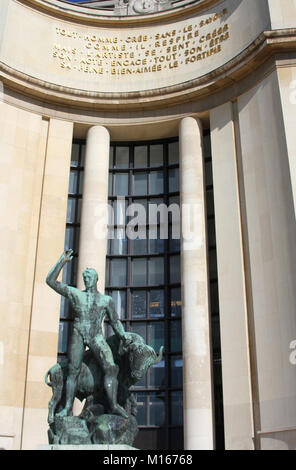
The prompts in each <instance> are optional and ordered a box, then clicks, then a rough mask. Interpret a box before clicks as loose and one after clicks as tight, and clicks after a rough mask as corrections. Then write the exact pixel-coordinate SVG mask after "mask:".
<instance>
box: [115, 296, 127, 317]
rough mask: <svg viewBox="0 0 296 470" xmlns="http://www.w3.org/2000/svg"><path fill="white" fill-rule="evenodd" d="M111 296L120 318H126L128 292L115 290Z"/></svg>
mask: <svg viewBox="0 0 296 470" xmlns="http://www.w3.org/2000/svg"><path fill="white" fill-rule="evenodd" d="M111 296H112V299H113V300H114V304H115V310H116V312H117V314H118V316H119V318H121V319H124V318H126V292H125V291H124V290H113V291H112V292H111Z"/></svg>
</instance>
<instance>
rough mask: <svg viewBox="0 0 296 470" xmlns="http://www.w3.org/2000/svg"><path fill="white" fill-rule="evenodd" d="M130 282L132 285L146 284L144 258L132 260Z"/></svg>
mask: <svg viewBox="0 0 296 470" xmlns="http://www.w3.org/2000/svg"><path fill="white" fill-rule="evenodd" d="M132 284H133V286H145V285H146V284H147V274H146V259H145V258H139V259H133V260H132Z"/></svg>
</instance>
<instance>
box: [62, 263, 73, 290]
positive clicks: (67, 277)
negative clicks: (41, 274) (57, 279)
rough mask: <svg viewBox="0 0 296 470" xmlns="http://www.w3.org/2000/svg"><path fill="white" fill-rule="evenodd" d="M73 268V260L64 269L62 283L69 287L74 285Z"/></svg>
mask: <svg viewBox="0 0 296 470" xmlns="http://www.w3.org/2000/svg"><path fill="white" fill-rule="evenodd" d="M72 268H73V260H72V262H71V263H67V264H66V265H65V266H64V268H63V272H62V282H63V283H64V284H67V285H72V284H73V282H72V279H73V275H72Z"/></svg>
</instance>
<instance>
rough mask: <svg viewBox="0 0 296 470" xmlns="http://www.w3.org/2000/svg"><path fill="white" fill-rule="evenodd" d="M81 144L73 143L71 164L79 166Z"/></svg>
mask: <svg viewBox="0 0 296 470" xmlns="http://www.w3.org/2000/svg"><path fill="white" fill-rule="evenodd" d="M79 147H80V145H79V144H73V145H72V153H71V166H79Z"/></svg>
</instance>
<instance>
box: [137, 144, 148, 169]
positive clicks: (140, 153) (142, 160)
mask: <svg viewBox="0 0 296 470" xmlns="http://www.w3.org/2000/svg"><path fill="white" fill-rule="evenodd" d="M147 157H148V152H147V147H146V146H139V147H135V157H134V167H135V168H141V167H147V166H148V163H147V161H148V158H147Z"/></svg>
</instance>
